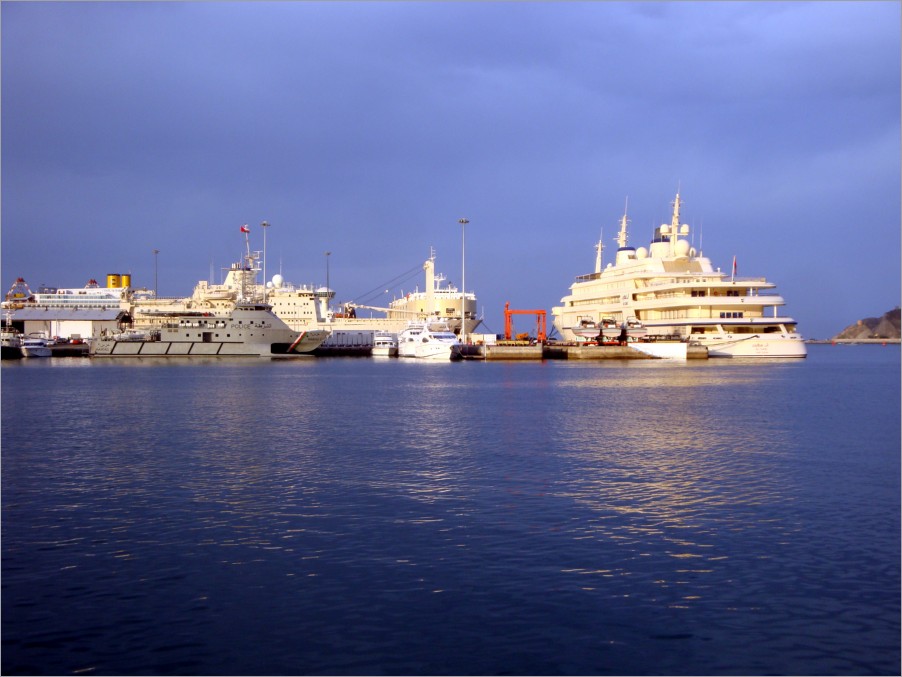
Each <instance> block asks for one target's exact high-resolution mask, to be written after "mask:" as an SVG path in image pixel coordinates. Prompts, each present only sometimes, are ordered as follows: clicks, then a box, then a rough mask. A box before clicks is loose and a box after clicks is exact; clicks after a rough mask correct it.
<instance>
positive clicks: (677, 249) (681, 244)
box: [674, 240, 690, 256]
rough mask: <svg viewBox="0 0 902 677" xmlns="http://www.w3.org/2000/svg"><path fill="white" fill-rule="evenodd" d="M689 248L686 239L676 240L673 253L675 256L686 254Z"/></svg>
mask: <svg viewBox="0 0 902 677" xmlns="http://www.w3.org/2000/svg"><path fill="white" fill-rule="evenodd" d="M689 248H690V247H689V243H688V242H686V240H678V241H677V243H676V245H674V253H675V254H676V255H677V256H688V255H689Z"/></svg>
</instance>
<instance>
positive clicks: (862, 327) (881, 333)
mask: <svg viewBox="0 0 902 677" xmlns="http://www.w3.org/2000/svg"><path fill="white" fill-rule="evenodd" d="M899 319H900V311H899V308H893V309H892V310H891V311H889V312H888V313H885V314H884V315H883V317H866V318H865V319H863V320H858V322H856V323H855V324H850V325H849V326H848V327H846V328H845V329H843V330H842V331H841V332H839V333H838V334H837V335H836V336H834V337H833V339H834V340H842V339H846V340H848V339H897V338H900V330H899V327H900V321H899Z"/></svg>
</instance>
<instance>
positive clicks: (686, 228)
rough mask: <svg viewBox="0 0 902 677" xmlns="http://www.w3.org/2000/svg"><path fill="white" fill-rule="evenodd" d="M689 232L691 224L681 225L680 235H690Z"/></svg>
mask: <svg viewBox="0 0 902 677" xmlns="http://www.w3.org/2000/svg"><path fill="white" fill-rule="evenodd" d="M688 234H689V224H688V223H684V224H683V225H682V226H680V235H688Z"/></svg>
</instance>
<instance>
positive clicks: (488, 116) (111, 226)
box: [0, 2, 900, 335]
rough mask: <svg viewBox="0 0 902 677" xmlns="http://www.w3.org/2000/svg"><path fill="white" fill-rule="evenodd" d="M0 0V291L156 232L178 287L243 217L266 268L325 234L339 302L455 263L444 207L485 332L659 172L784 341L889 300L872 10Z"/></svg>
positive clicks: (218, 255)
mask: <svg viewBox="0 0 902 677" xmlns="http://www.w3.org/2000/svg"><path fill="white" fill-rule="evenodd" d="M0 11H2V20H3V21H2V32H3V34H2V57H3V59H2V87H3V91H2V94H3V99H2V123H3V127H2V133H3V138H2V142H3V143H2V162H3V195H2V197H3V212H2V217H3V274H4V276H5V277H4V280H5V282H4V283H9V282H11V281H12V279H14V278H15V277H16V276H17V275H20V274H21V275H24V276H25V277H26V278H28V279H29V280H30V281H34V282H35V283H37V282H41V281H47V282H49V283H59V284H64V285H78V284H82V283H83V281H84V279H87V277H98V276H100V275H102V274H104V272H107V271H106V269H107V268H109V269H110V270H115V269H118V268H121V267H127V268H129V269H131V270H132V272H133V273H135V276H136V279H138V280H141V279H142V278H143V279H144V280H145V281H146V280H147V279H148V276H149V274H150V271H151V268H152V265H153V259H152V257H151V255H150V253H149V252H150V251H151V249H153V248H159V249H161V250H162V253H161V255H160V269H161V288H162V291H164V292H166V293H171V294H176V293H188V292H189V291H190V289H191V286H192V285H193V282H194V281H195V279H197V278H200V277H208V274H209V268H210V262H211V259H212V260H213V261H214V262H215V265H216V266H217V267H218V266H220V265H222V264H226V263H228V261H229V260H230V258H232V254H233V253H235V252H237V250H238V247H239V244H240V243H238V242H237V241H236V240H237V236H236V234H237V227H238V225H240V224H241V223H245V222H249V223H252V224H256V223H259V221H261V220H263V219H266V220H268V221H270V222H271V223H273V224H274V227H273V228H272V229H271V231H270V237H271V240H270V245H271V247H272V250H271V253H272V252H275V254H274V256H279V257H280V258H281V259H282V261H283V262H284V272H285V274H286V277H289V279H293V280H294V281H297V282H309V281H315V282H318V283H322V282H323V281H324V274H323V252H324V251H326V250H330V251H333V256H332V260H331V262H332V266H333V277H332V282H333V286H335V287H336V288H337V291H338V296H339V298H352V297H354V296H355V295H356V294H357V293H360V292H362V291H364V290H368V289H371V288H373V287H375V286H378V284H379V283H380V282H381V281H384V280H388V279H390V278H391V277H393V276H394V275H395V274H397V273H398V272H399V271H402V270H406V269H407V268H409V267H411V266H414V265H416V263H417V262H418V261H420V260H422V259H423V258H425V257H426V256H427V255H428V253H429V246H430V245H435V246H436V247H437V249H438V253H439V267H440V269H441V270H443V271H444V272H446V273H447V274H448V275H449V277H451V278H452V279H457V278H459V261H460V258H459V257H460V230H459V226H458V225H457V219H458V218H460V217H461V216H468V217H469V218H470V220H471V225H470V226H469V227H468V228H469V231H468V233H467V242H468V252H467V260H468V262H469V263H468V272H467V281H468V286H471V285H472V288H473V289H474V290H475V291H476V292H477V295H478V296H479V298H480V303H481V305H484V306H485V310H486V314H487V316H488V318H489V319H490V320H491V321H490V322H489V324H490V327H491V328H492V329H494V330H496V331H497V330H500V324H501V322H500V312H501V307H502V306H503V303H504V301H505V300H511V301H512V303H513V304H514V305H515V306H521V307H546V308H550V307H551V306H552V305H554V304H555V303H557V301H558V300H559V298H560V297H561V296H562V295H563V294H564V293H565V291H566V288H567V285H569V283H570V282H571V281H572V278H573V276H574V275H576V274H579V273H584V272H586V271H587V269H589V268H590V266H591V265H592V261H593V252H592V245H593V242H594V240H595V239H596V238H597V237H598V234H599V231H600V229H601V228H602V227H604V229H605V237H606V240H608V241H610V236H612V235H613V233H614V227H615V224H616V220H617V218H618V217H619V215H620V212H621V210H622V205H623V203H624V199H625V197H626V196H627V195H629V196H630V212H631V217H632V220H633V230H632V231H631V240H632V241H633V242H635V243H644V242H645V241H646V240H647V239H648V238H649V236H650V234H651V230H652V229H653V227H654V226H655V225H656V224H657V223H660V221H661V220H663V219H666V218H668V215H669V203H670V200H672V199H673V193H674V192H675V191H676V189H677V186H681V190H682V194H683V197H684V198H685V199H686V201H687V206H686V211H685V213H684V216H685V217H686V219H687V220H689V221H690V223H693V224H694V225H696V226H697V227H698V226H699V225H700V224H703V228H702V230H703V232H704V237H705V249H706V253H707V254H708V255H710V256H711V257H712V258H713V259H714V260H715V263H716V264H720V265H727V261H728V260H729V258H730V257H732V255H733V254H737V255H738V256H739V259H740V264H741V265H742V266H743V267H744V269H745V271H746V272H747V273H748V274H756V275H766V276H768V277H769V278H773V279H774V280H775V281H776V282H777V283H778V284H779V288H780V290H782V291H783V292H784V294H785V296H786V297H787V299H788V301H789V304H790V305H789V308H788V309H789V311H790V312H791V313H792V314H794V315H796V316H797V317H798V319H799V320H800V322H801V327H802V329H803V330H804V331H805V333H806V334H809V335H812V334H813V335H827V334H829V333H832V332H834V331H838V330H839V329H840V328H841V327H842V326H844V325H845V324H847V323H848V322H850V321H852V320H854V319H858V317H859V316H861V315H862V314H865V315H866V314H879V313H882V312H883V311H884V310H888V309H889V307H890V306H892V305H895V304H897V303H898V298H899V143H900V142H899V82H900V73H899V48H900V45H899V19H900V13H899V6H898V4H895V3H868V2H855V3H844V2H830V3H819V2H800V3H780V2H774V3H710V2H709V3H651V2H642V3H608V2H605V3H548V4H546V3H408V2H399V3H383V2H366V3H351V2H348V3H313V2H305V3H128V2H126V3H21V4H20V3H4V4H3V5H2V8H0ZM696 230H697V232H698V228H696ZM35 232H40V233H42V234H43V238H42V239H43V242H42V243H36V242H35V240H34V237H33V233H35ZM48 243H49V244H48ZM258 244H259V243H258ZM858 261H867V263H858ZM470 266H472V269H471V268H470ZM849 269H854V271H855V274H854V275H851V276H849V275H846V276H843V277H844V278H845V279H843V280H842V281H841V282H840V281H839V279H838V277H835V276H833V275H831V274H830V273H829V272H828V271H836V270H849ZM850 277H851V280H850V279H849V278H850ZM825 296H826V297H830V298H834V299H839V303H836V304H833V306H832V307H831V309H830V311H829V312H828V311H826V310H825V309H824V305H823V302H822V300H823V298H824V297H825ZM834 315H835V316H834Z"/></svg>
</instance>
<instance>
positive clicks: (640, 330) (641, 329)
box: [626, 317, 648, 339]
mask: <svg viewBox="0 0 902 677" xmlns="http://www.w3.org/2000/svg"><path fill="white" fill-rule="evenodd" d="M647 334H648V329H646V328H645V325H644V324H642V323H641V322H639V320H637V319H636V318H635V317H630V318H628V319H627V321H626V335H627V336H628V337H629V338H633V339H637V338H642V337H643V336H646V335H647Z"/></svg>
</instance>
